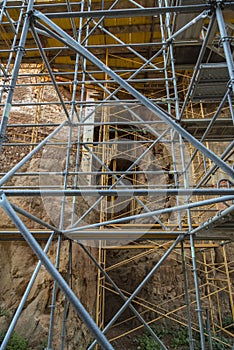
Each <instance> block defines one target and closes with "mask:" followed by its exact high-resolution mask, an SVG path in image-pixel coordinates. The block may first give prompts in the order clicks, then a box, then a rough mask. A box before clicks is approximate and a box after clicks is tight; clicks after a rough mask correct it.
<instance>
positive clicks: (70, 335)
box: [0, 241, 96, 349]
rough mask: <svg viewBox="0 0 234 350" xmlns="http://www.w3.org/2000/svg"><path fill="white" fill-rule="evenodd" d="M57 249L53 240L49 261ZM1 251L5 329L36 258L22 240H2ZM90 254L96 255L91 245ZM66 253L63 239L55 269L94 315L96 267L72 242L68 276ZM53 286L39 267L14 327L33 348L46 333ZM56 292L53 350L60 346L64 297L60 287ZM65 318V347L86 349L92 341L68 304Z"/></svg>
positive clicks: (2, 327)
mask: <svg viewBox="0 0 234 350" xmlns="http://www.w3.org/2000/svg"><path fill="white" fill-rule="evenodd" d="M43 246H44V244H43ZM56 249H57V248H56V244H55V243H52V245H51V248H50V250H49V254H48V255H49V257H50V259H51V260H52V261H53V260H54V259H55V256H56ZM1 252H3V253H2V254H1V256H0V279H1V285H0V295H1V305H3V306H4V308H5V309H6V310H8V311H9V317H7V318H6V317H4V323H3V324H2V323H0V325H1V331H5V330H6V328H7V326H8V324H9V321H10V316H12V315H13V313H14V311H15V310H16V308H17V306H18V303H19V301H20V299H21V298H22V295H23V293H24V291H25V289H26V286H27V284H28V281H29V280H30V278H31V275H32V273H33V271H34V268H35V266H36V264H37V258H36V257H35V255H34V253H33V252H32V251H31V249H30V248H29V247H28V246H27V245H26V244H25V243H21V242H17V243H16V242H12V243H1ZM92 254H94V255H95V251H94V248H93V251H92ZM68 256H69V243H68V241H65V242H62V247H61V252H60V264H59V269H58V270H59V272H60V273H61V274H62V276H63V277H64V278H65V279H66V278H67V279H68V283H69V284H70V285H72V288H73V291H74V292H75V294H76V295H77V297H78V298H79V299H80V301H81V302H82V303H83V305H84V306H85V308H86V309H87V310H88V311H89V313H90V314H91V315H94V313H95V301H96V292H95V290H96V271H95V268H94V266H93V264H92V263H91V262H90V261H89V258H88V257H87V256H86V255H85V253H84V252H83V251H82V250H81V248H80V247H79V246H78V244H75V243H74V244H73V248H72V266H71V271H70V276H69V278H68V276H67V264H68ZM53 285H54V284H53V281H52V278H51V277H50V276H49V274H48V273H47V271H46V269H45V268H44V267H43V266H42V267H41V269H40V272H39V274H38V276H37V278H36V281H35V283H34V285H33V287H32V289H31V292H30V294H29V296H28V298H27V301H26V304H25V306H24V309H23V312H22V314H21V316H20V319H19V322H18V324H17V327H16V331H17V332H19V333H20V334H21V335H24V336H25V337H27V338H28V339H29V340H30V345H31V346H32V347H33V349H38V348H39V347H40V345H41V343H43V342H45V341H46V339H47V336H48V329H49V321H50V312H51V302H52V300H51V296H52V290H53ZM56 295H57V297H56V304H55V320H54V329H53V342H52V344H53V348H54V349H59V348H60V343H61V332H62V320H63V317H64V315H63V313H64V305H65V297H64V294H63V293H62V292H61V291H60V290H59V289H58V290H57V292H56ZM65 319H66V329H67V331H66V334H65V343H66V347H65V349H77V346H80V348H81V349H82V346H83V347H84V348H85V345H86V344H87V343H88V342H89V341H90V340H91V335H90V333H89V331H88V330H87V329H86V327H85V326H84V324H83V323H82V322H81V320H80V319H79V317H78V316H77V314H76V312H75V311H74V309H73V307H72V306H70V305H69V304H68V308H67V311H66V315H65ZM0 320H1V317H0Z"/></svg>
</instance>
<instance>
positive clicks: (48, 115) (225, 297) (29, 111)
mask: <svg viewBox="0 0 234 350" xmlns="http://www.w3.org/2000/svg"><path fill="white" fill-rule="evenodd" d="M64 93H65V92H64ZM38 95H39V92H38V91H34V90H32V88H29V87H28V88H27V89H26V90H25V89H22V88H21V89H19V90H18V91H16V98H17V99H18V101H22V102H27V101H28V102H30V101H34V102H36V101H37V99H38ZM30 96H31V97H30ZM32 96H33V97H32ZM40 98H42V99H43V98H44V99H45V100H47V101H56V98H55V95H54V93H53V91H50V89H49V88H45V90H44V92H43V94H42V95H40ZM65 98H66V97H65ZM67 98H69V96H68V97H67ZM35 113H37V115H38V117H39V119H38V120H40V122H41V123H43V122H47V123H48V121H50V122H56V123H57V122H61V121H62V120H63V118H62V113H61V110H59V109H58V107H55V106H47V107H46V108H45V109H43V108H41V109H40V110H39V111H38V110H36V109H35V107H30V108H27V107H22V108H18V109H17V108H15V109H13V113H12V118H11V122H12V123H19V120H20V122H21V123H26V122H28V121H29V120H32V118H33V115H34V114H35ZM50 131H51V129H50V128H48V129H47V130H45V129H40V128H39V129H37V131H36V130H34V131H32V129H29V128H27V127H24V128H22V131H21V133H20V135H19V134H17V135H16V134H15V131H14V130H13V128H11V129H9V131H8V132H7V137H8V139H9V141H16V139H17V138H19V140H21V141H22V138H25V139H24V142H26V141H27V140H28V136H29V135H31V136H30V137H31V139H30V140H29V141H28V142H29V146H19V147H13V146H7V147H5V148H4V152H3V153H2V155H1V164H2V170H1V171H2V172H7V171H8V170H9V169H11V168H12V167H13V166H14V165H15V164H16V163H17V162H18V161H19V160H20V159H22V158H23V157H24V156H25V155H26V154H27V153H28V152H29V150H30V143H31V142H32V141H33V136H32V135H34V136H35V134H34V132H37V136H36V139H37V140H41V139H43V138H44V137H45V136H46V133H49V132H50ZM17 140H18V139H17ZM53 141H54V142H56V137H55V138H54V139H53ZM145 147H147V145H146V146H145ZM58 149H59V151H58ZM120 151H121V150H119V152H120ZM140 152H142V149H141V151H140ZM120 153H121V152H120ZM130 155H131V154H130ZM74 157H75V152H71V157H70V160H69V164H70V171H74V164H75V162H74V159H75V158H74ZM134 157H136V155H135V156H134ZM134 157H133V156H132V158H134ZM130 158H131V157H130ZM155 160H157V164H156V162H155ZM130 161H132V159H130ZM171 163H172V159H171V157H170V155H169V154H168V153H167V150H166V149H165V148H163V147H162V145H161V144H160V143H158V144H157V145H156V146H155V147H154V148H153V150H152V154H151V157H149V158H148V159H147V160H145V161H144V162H142V164H139V167H142V168H143V169H144V170H146V169H147V170H149V172H148V173H150V171H154V170H155V169H162V170H165V169H167V170H169V169H170V167H171ZM116 164H117V165H118V167H119V169H118V170H126V160H125V163H124V165H123V163H121V162H120V161H119V160H117V161H116ZM129 164H130V163H129ZM108 166H113V164H111V162H110V164H108ZM123 166H125V168H124V169H122V167H123ZM65 167H66V148H64V149H63V150H62V151H61V147H60V148H58V146H57V145H55V147H54V148H53V147H50V148H46V147H45V148H43V149H42V150H41V151H40V152H38V154H37V155H36V156H34V157H33V158H32V159H31V160H30V161H28V162H27V163H26V164H25V165H24V166H23V167H22V168H21V170H20V171H21V172H25V171H27V172H30V173H37V172H39V171H40V172H47V174H45V175H41V176H38V175H37V174H34V175H27V176H24V177H22V176H15V177H12V178H11V179H10V180H9V181H8V182H7V185H8V186H17V187H19V188H23V187H26V188H29V187H31V188H34V187H38V186H39V185H46V186H51V187H52V186H54V185H55V186H60V185H61V183H62V181H63V179H64V176H63V175H61V176H60V178H59V183H58V182H57V179H58V177H56V180H55V178H54V177H53V174H52V172H61V171H64V169H65ZM97 168H98V167H97ZM120 168H121V169H120ZM48 174H49V175H48ZM142 176H143V177H144V176H145V175H144V174H143V175H142ZM148 176H149V177H148V178H147V179H146V177H144V178H138V179H136V181H137V183H138V182H139V183H140V184H142V183H144V182H146V181H147V183H148V184H150V183H151V181H153V179H151V178H150V175H148ZM96 181H97V183H98V181H100V179H96ZM158 181H159V182H160V183H161V184H166V185H167V184H171V183H173V178H171V177H169V176H168V177H166V178H165V177H164V175H163V178H162V179H158ZM84 183H85V182H84ZM97 183H96V184H97ZM68 184H69V185H72V182H71V179H70V178H68ZM10 200H11V202H12V203H14V204H16V205H18V206H20V207H21V208H23V209H25V210H28V211H29V212H30V213H31V214H33V215H35V216H38V217H40V218H41V219H43V220H45V221H46V222H48V223H50V224H51V225H55V226H56V227H59V225H60V224H61V223H60V216H59V214H60V211H61V202H59V201H57V200H56V199H55V198H52V197H51V198H50V197H46V198H45V197H44V199H43V200H42V198H41V197H25V198H24V199H22V198H11V199H10ZM147 200H148V202H147ZM142 201H143V202H144V203H146V204H147V206H148V208H149V209H151V210H153V209H155V203H154V202H153V199H152V201H150V198H149V197H148V198H142ZM162 201H163V203H164V204H163V205H164V207H170V206H173V203H174V201H175V198H168V197H166V198H162V199H161V201H160V203H158V205H159V206H161V202H162ZM43 202H44V203H43ZM73 204H74V203H73V199H72V198H70V199H69V198H68V199H67V202H66V206H65V215H64V218H65V219H64V222H63V223H62V225H63V227H65V228H66V227H67V226H69V220H70V207H71V206H72V205H73ZM89 205H90V203H87V202H85V201H84V200H83V198H82V197H79V199H77V202H76V203H75V214H76V215H77V217H79V216H81V215H82V213H84V212H86V211H87V209H88V208H89ZM137 208H138V207H137ZM137 208H135V209H137ZM140 210H141V206H139V211H138V212H140ZM99 214H100V213H98V211H97V212H95V211H94V212H92V214H90V215H88V216H87V217H86V218H85V221H86V223H87V224H89V223H93V222H96V221H97V220H98V217H99ZM118 214H121V215H123V216H124V215H125V213H124V210H123V212H122V211H121V210H119V213H118ZM20 217H21V218H22V220H23V221H24V222H25V224H26V226H27V227H28V228H29V229H40V228H42V227H41V226H40V225H39V224H37V223H35V222H33V221H31V220H29V219H27V218H25V217H22V216H20ZM77 217H75V219H76V218H77ZM160 219H161V220H163V221H164V222H167V223H168V224H170V223H173V222H174V218H173V215H171V216H170V217H163V216H161V217H160ZM153 222H155V220H154V219H153ZM137 223H138V224H139V225H140V224H145V223H146V224H147V223H150V221H149V220H145V221H144V220H142V221H140V220H139V221H138V222H137ZM0 228H1V229H6V228H7V229H13V228H14V224H13V223H12V222H11V220H10V219H9V218H8V217H7V216H6V215H5V213H4V212H3V211H2V209H0ZM40 244H41V245H42V247H43V248H44V246H45V242H43V243H40ZM142 244H151V245H154V246H155V247H154V249H139V250H137V249H134V250H133V249H127V250H118V249H117V250H108V251H107V255H106V267H107V271H108V273H109V274H110V276H111V278H112V279H113V280H114V281H115V282H116V284H117V285H118V287H119V288H120V289H122V290H123V291H124V292H125V293H126V295H129V293H132V292H133V291H134V290H135V288H136V287H137V286H138V285H139V284H140V283H141V281H142V280H143V278H144V277H145V276H146V274H147V273H148V272H150V271H151V269H152V268H153V267H154V266H155V265H156V264H157V263H158V261H159V260H160V258H161V257H162V255H163V254H164V253H165V251H166V249H167V248H168V247H169V245H170V244H168V242H142ZM232 247H233V246H232V245H230V246H229V247H228V248H225V251H224V250H223V249H224V248H223V247H216V248H215V249H212V248H210V249H209V251H208V252H206V253H204V250H199V251H198V253H197V262H198V280H199V284H200V286H201V288H200V293H201V297H202V306H203V307H204V308H207V309H210V308H212V310H211V316H212V321H213V322H215V323H217V321H219V320H220V317H221V319H222V320H224V319H225V317H226V316H228V317H232V315H231V313H230V298H229V296H230V295H231V294H232V290H231V288H232V284H233V281H234V276H233V271H234V270H233V266H232V265H231V262H232V261H234V255H233V251H232ZM88 249H89V250H90V251H91V253H92V254H93V256H94V257H96V258H97V257H98V251H97V249H96V248H95V247H91V248H90V247H89V248H88ZM0 250H1V254H0V281H1V283H0V306H2V307H3V308H4V309H6V310H7V311H8V312H7V314H6V315H2V316H0V331H1V330H2V331H5V330H6V329H7V327H8V325H9V322H10V318H11V316H12V315H13V314H14V312H15V310H16V308H17V306H18V304H19V301H20V299H21V298H22V295H23V293H24V291H25V288H26V286H27V284H28V282H29V280H30V278H31V276H32V273H33V271H34V269H35V266H36V264H37V258H36V257H35V255H34V253H33V252H32V250H31V249H30V248H29V247H28V246H27V244H26V243H25V242H14V241H13V242H0ZM56 254H57V241H56V240H55V241H54V242H52V244H51V247H50V249H49V252H48V256H49V257H50V259H51V260H52V261H53V263H54V264H55V260H56ZM225 254H226V258H224V257H225ZM185 255H186V262H187V267H188V269H187V279H188V289H189V298H190V302H191V308H190V311H191V314H192V321H193V322H195V323H196V322H197V313H196V310H195V309H196V304H195V299H196V295H195V290H194V283H193V273H192V264H191V255H190V252H189V251H188V250H187V251H186V254H185ZM69 256H70V257H72V259H71V263H70V262H69ZM225 259H226V262H225ZM69 264H70V265H69ZM69 266H70V267H69ZM58 270H59V272H60V273H61V274H62V276H63V277H64V278H65V279H66V280H67V281H68V283H69V284H70V285H71V287H72V290H73V291H74V292H75V294H76V295H77V296H78V298H79V299H80V301H81V302H82V304H83V305H84V306H85V308H86V309H87V310H88V312H89V313H90V314H91V315H92V316H93V318H94V317H95V312H96V290H97V270H96V268H95V267H94V265H93V263H92V262H91V261H90V259H89V258H88V256H87V255H86V254H85V253H84V252H83V250H82V249H81V247H80V246H79V245H78V244H77V243H76V242H73V244H72V248H71V247H70V246H69V241H68V240H63V241H62V244H61V249H60V258H59V266H58ZM229 271H230V272H229ZM227 278H228V279H227ZM53 288H54V283H53V280H52V278H51V277H50V275H49V274H48V273H47V271H46V269H45V268H44V267H41V269H40V272H39V274H38V276H37V278H36V281H35V283H34V285H33V288H32V290H31V292H30V294H29V296H28V298H27V301H26V303H25V306H24V309H23V312H22V315H21V317H20V319H19V322H18V324H17V327H16V330H17V331H18V332H19V333H20V334H22V335H24V336H26V337H27V338H28V339H29V340H30V345H31V346H32V348H33V349H38V350H39V349H41V348H42V344H44V346H45V344H46V340H47V337H48V330H49V324H50V313H51V309H52V308H53V305H52V294H53ZM55 294H56V303H55V305H54V306H55V309H54V310H55V314H54V326H53V337H52V346H53V349H54V350H57V349H60V346H61V341H62V339H64V342H65V347H64V349H66V350H73V349H79V350H82V349H85V348H86V347H87V344H89V343H90V341H91V339H92V335H91V334H90V332H89V331H88V330H87V329H86V327H85V326H84V324H83V323H82V322H81V320H80V319H79V317H78V316H77V314H76V312H75V311H74V309H73V307H71V306H70V305H69V304H68V305H67V304H66V300H65V297H64V295H63V293H62V292H61V291H60V290H59V289H56V291H55ZM209 295H211V297H209ZM184 300H185V295H184V275H183V265H182V255H181V252H180V250H179V249H177V250H174V251H173V253H172V254H170V256H169V257H168V258H167V259H166V260H165V262H164V263H163V264H162V266H160V268H159V269H158V271H157V272H156V273H155V274H154V275H153V276H152V277H151V279H149V281H148V282H147V283H146V285H145V286H144V288H142V290H141V291H140V292H139V294H138V295H137V298H136V299H135V302H134V306H135V307H136V309H137V310H138V311H139V312H141V313H142V315H143V316H144V318H145V319H146V320H147V321H150V322H152V324H153V325H155V324H156V325H157V324H158V323H163V324H164V325H165V326H166V327H171V325H172V324H173V327H176V326H177V324H178V322H180V323H181V324H185V325H186V324H187V321H186V306H185V301H184ZM218 304H219V305H222V310H221V311H218V310H217V305H218ZM121 305H122V301H121V299H120V298H119V297H118V296H117V295H116V294H115V293H113V290H112V287H111V286H110V285H108V284H106V294H105V322H108V321H109V320H110V319H111V318H112V316H113V315H114V313H115V312H117V311H118V309H119V308H120V307H121ZM64 310H65V313H64ZM165 315H166V317H164V318H163V316H165ZM162 318H163V321H162ZM119 321H120V322H122V325H120V327H119V329H120V330H122V331H123V332H125V331H126V330H131V329H132V328H133V327H138V326H139V321H138V320H137V319H136V318H135V317H133V314H132V312H131V311H129V310H127V311H125V312H124V313H123V315H122V316H121V317H120V320H119ZM65 323H66V332H65V334H63V327H64V325H65ZM119 329H118V330H117V331H115V329H112V330H111V331H110V334H109V335H110V337H111V336H113V337H115V336H116V335H118V332H119ZM130 334H131V333H130ZM114 345H115V348H116V349H120V350H123V349H124V348H125V345H123V343H120V345H119V343H118V341H116V342H115V344H114ZM135 348H136V347H135V345H134V346H133V349H135Z"/></svg>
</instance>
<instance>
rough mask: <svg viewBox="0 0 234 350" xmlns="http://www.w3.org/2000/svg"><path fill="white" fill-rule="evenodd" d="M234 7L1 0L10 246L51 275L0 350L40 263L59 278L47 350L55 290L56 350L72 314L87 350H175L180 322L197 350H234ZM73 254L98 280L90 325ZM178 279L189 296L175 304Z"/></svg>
mask: <svg viewBox="0 0 234 350" xmlns="http://www.w3.org/2000/svg"><path fill="white" fill-rule="evenodd" d="M233 9H234V2H232V1H222V0H221V1H220V0H215V1H199V2H198V3H197V2H194V3H193V2H192V1H189V0H157V1H156V0H147V1H144V0H136V1H135V0H111V1H109V0H108V1H105V0H84V1H79V2H75V1H69V0H66V1H65V2H62V1H43V0H38V1H33V0H28V1H24V0H22V1H7V0H4V1H2V3H1V7H0V26H1V32H0V91H1V92H0V108H1V126H0V150H1V164H2V165H1V173H0V176H1V177H0V186H1V195H0V205H1V208H2V211H1V215H2V222H3V223H4V222H5V224H4V225H3V227H4V228H3V229H1V231H0V240H2V241H4V240H10V241H16V240H20V239H24V240H25V241H26V242H27V243H28V244H29V246H30V247H31V249H32V250H33V252H34V253H35V254H36V255H37V257H38V260H39V262H38V265H37V267H36V268H35V270H34V273H33V275H32V278H31V280H30V282H29V284H28V287H27V289H26V291H25V293H24V295H23V296H22V299H21V301H20V304H19V307H18V309H17V311H16V312H15V314H14V317H13V319H12V321H11V324H10V326H9V328H8V331H7V332H6V335H5V338H4V340H3V342H2V344H1V347H0V349H1V350H4V349H6V346H7V343H8V341H9V339H10V336H11V334H12V332H13V330H14V328H15V326H16V323H17V321H18V319H19V318H20V315H21V313H22V310H23V308H24V305H25V302H26V300H27V297H28V295H29V293H30V290H31V288H32V286H33V284H34V282H35V279H36V276H37V275H38V273H39V270H40V267H41V265H44V266H45V268H46V269H47V271H48V272H49V274H50V276H51V278H52V280H53V288H52V292H51V310H50V320H49V323H48V339H47V347H46V349H47V350H51V349H55V347H54V346H55V345H54V343H53V341H54V337H53V330H54V327H55V311H56V298H57V297H58V295H57V290H58V288H59V289H60V290H61V291H62V292H63V293H64V298H65V302H64V308H63V312H62V316H61V320H62V321H61V322H62V328H61V342H60V346H59V348H60V349H68V345H67V344H66V334H67V314H68V308H69V305H71V306H73V308H74V310H75V312H76V313H77V315H78V316H79V317H80V319H81V320H82V322H83V323H84V324H85V325H86V327H87V329H88V331H89V332H90V334H91V336H92V337H93V339H94V340H93V341H92V342H91V344H88V343H87V344H86V346H87V349H90V350H91V349H94V348H96V349H97V348H103V349H114V348H116V349H123V347H121V346H122V345H121V344H123V343H121V341H122V340H121V339H126V337H131V336H133V337H134V336H135V334H140V332H141V331H142V329H145V330H146V331H147V332H148V334H149V335H150V336H151V337H152V338H153V339H154V340H155V344H156V345H158V346H159V348H160V349H169V348H170V344H169V345H168V344H167V343H165V342H164V340H163V339H162V337H161V333H160V331H159V328H160V327H162V326H164V327H169V326H168V325H172V326H171V327H172V328H176V327H185V328H186V329H187V337H188V344H187V348H189V349H190V350H194V349H202V350H205V349H207V348H209V349H211V350H212V349H216V347H215V346H216V345H217V344H219V345H220V346H225V348H227V349H228V348H230V349H231V348H233V344H234V340H233V337H234V332H233V329H234V300H233V293H234V291H233V272H234V265H233V264H234V261H233V255H232V254H231V249H232V247H233V245H232V241H233V237H234V235H233V222H234V189H233V187H234V170H233V145H234V144H233V135H234V132H233V131H234V126H233V122H234V110H233V90H234V63H233V31H234V16H233ZM12 154H13V155H15V159H16V160H15V162H14V163H13V164H10V163H9V161H8V158H10V157H12ZM10 159H12V158H10ZM38 207H39V208H40V210H39V211H38V210H37V208H38ZM35 208H36V209H35ZM42 208H43V209H42ZM22 218H24V220H22ZM25 220H26V221H25ZM25 222H26V223H25ZM7 223H8V224H7ZM13 224H14V225H15V227H16V228H12V227H13V226H14V225H13ZM8 225H9V226H8ZM45 240H47V244H46V246H45V248H44V249H43V248H42V245H41V244H39V243H40V242H41V241H45ZM52 241H53V242H57V248H56V249H57V253H56V261H55V263H52V262H51V260H50V259H49V258H48V255H47V251H48V249H49V246H50V245H51V244H52V243H51V242H52ZM67 243H68V245H69V248H68V251H67V272H66V277H65V278H64V276H63V275H62V274H61V273H60V272H59V266H60V260H61V249H62V247H63V245H65V244H67ZM2 244H4V243H2ZM16 244H17V243H16ZM54 244H55V243H54ZM77 245H79V247H80V249H82V250H83V251H84V253H85V254H86V255H87V257H88V259H90V261H91V262H92V263H93V264H94V266H95V267H96V271H97V272H96V273H97V281H96V282H97V283H96V285H97V287H96V292H95V293H96V308H95V310H96V314H95V315H94V317H93V315H91V313H90V312H88V311H87V310H86V308H85V307H84V305H83V303H81V301H80V298H78V296H77V295H76V294H77V293H75V292H74V290H73V289H72V258H73V255H72V251H73V249H74V246H77ZM90 247H91V248H90ZM94 251H95V252H97V254H96V253H92V252H94ZM113 252H114V253H113ZM115 256H117V258H116V259H114V257H115ZM140 265H141V266H143V268H142V269H140V267H139V266H140ZM161 269H165V274H167V272H168V271H169V272H168V276H170V271H172V270H173V269H175V271H176V272H175V273H174V272H173V273H172V276H174V277H173V278H175V280H174V281H169V280H168V278H167V276H165V279H164V280H161V281H160V280H159V279H158V277H157V276H158V274H157V272H158V270H160V271H161ZM134 271H135V272H134ZM137 271H138V273H139V275H140V277H139V278H138V279H137V278H135V279H134V278H133V279H132V277H131V274H137ZM142 271H143V272H142ZM121 276H122V277H121ZM126 276H127V277H126ZM160 276H162V274H160ZM178 276H180V277H179V278H181V279H182V280H183V290H181V292H180V293H178V294H173V291H171V289H170V288H169V286H170V284H171V283H172V284H173V283H177V282H178V280H177V278H178ZM126 278H127V279H126ZM130 281H131V282H130ZM168 291H169V293H170V296H168V298H166V294H167V293H168ZM110 304H111V305H112V307H111V310H109V308H110ZM94 320H95V321H94ZM70 327H71V325H70ZM119 341H120V342H119ZM123 341H124V340H123ZM156 345H155V346H156ZM70 346H72V345H70ZM71 348H72V347H71Z"/></svg>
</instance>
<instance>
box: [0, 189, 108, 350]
mask: <svg viewBox="0 0 234 350" xmlns="http://www.w3.org/2000/svg"><path fill="white" fill-rule="evenodd" d="M0 206H1V207H2V208H3V210H4V211H5V213H6V214H7V215H8V216H9V218H10V219H11V220H12V222H13V223H14V224H15V226H16V227H17V228H18V230H19V231H20V232H21V234H22V236H23V237H24V239H25V240H26V242H27V243H28V244H29V246H30V247H31V249H32V250H33V252H34V253H35V254H36V255H37V257H38V259H39V260H41V262H42V264H43V265H44V266H45V268H46V269H47V271H48V272H49V273H50V275H51V276H52V277H53V279H54V280H55V281H56V282H57V284H58V286H59V287H60V289H61V290H62V291H63V293H64V294H65V296H66V297H67V298H68V300H69V301H70V303H71V304H72V305H73V307H74V308H75V310H76V312H77V314H78V315H79V316H80V318H81V319H82V321H83V322H84V323H85V324H86V326H87V327H88V329H89V330H90V331H91V332H92V334H93V336H94V337H95V339H96V340H97V342H98V343H99V344H100V345H101V346H102V347H103V349H105V350H114V348H113V346H112V345H111V344H110V342H109V341H108V340H107V338H106V337H105V336H104V334H103V333H102V332H101V331H100V329H99V328H98V327H97V325H96V323H95V322H94V321H93V319H92V317H91V316H90V315H89V313H88V312H87V310H86V309H85V308H84V306H83V305H82V304H81V302H80V300H79V299H78V298H77V297H76V295H75V294H74V292H73V291H72V290H71V288H70V287H69V286H68V284H67V283H66V281H65V280H64V278H63V277H62V275H61V274H60V273H59V272H58V271H57V269H56V268H55V266H54V265H53V264H52V262H51V261H50V259H49V258H48V257H47V255H46V254H45V253H44V252H43V249H42V248H41V247H40V245H39V244H38V243H37V241H36V240H35V238H34V237H33V235H32V234H31V232H29V230H28V229H27V227H26V226H25V225H24V223H23V222H22V220H21V219H20V218H19V217H18V215H17V214H16V213H15V211H14V209H13V208H12V206H11V204H10V203H9V201H8V200H7V197H6V195H5V194H4V193H3V192H0Z"/></svg>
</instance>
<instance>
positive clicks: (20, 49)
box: [0, 0, 34, 152]
mask: <svg viewBox="0 0 234 350" xmlns="http://www.w3.org/2000/svg"><path fill="white" fill-rule="evenodd" d="M33 4H34V0H29V2H28V6H27V12H26V14H25V17H24V23H23V28H22V33H21V36H20V41H19V45H18V46H17V49H16V57H15V64H14V69H13V72H12V78H11V82H10V87H9V91H8V95H7V99H6V102H5V106H4V110H3V115H2V121H1V125H0V152H1V150H2V144H3V141H4V139H5V133H6V128H7V123H8V119H9V115H10V111H11V105H12V100H13V93H14V89H15V86H16V81H17V78H18V74H19V69H20V65H21V61H22V58H23V56H24V46H25V42H26V38H27V34H28V30H29V25H30V14H31V12H32V10H33Z"/></svg>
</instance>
